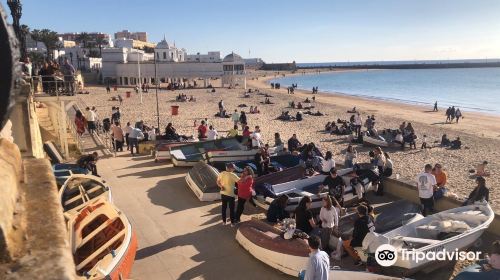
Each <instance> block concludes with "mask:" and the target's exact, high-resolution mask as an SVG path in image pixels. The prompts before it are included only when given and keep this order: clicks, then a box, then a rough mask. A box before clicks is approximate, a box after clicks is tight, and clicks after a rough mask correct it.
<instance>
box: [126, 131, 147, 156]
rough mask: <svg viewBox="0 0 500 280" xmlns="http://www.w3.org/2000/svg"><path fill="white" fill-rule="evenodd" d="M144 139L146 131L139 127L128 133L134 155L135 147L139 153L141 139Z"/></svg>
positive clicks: (131, 151)
mask: <svg viewBox="0 0 500 280" xmlns="http://www.w3.org/2000/svg"><path fill="white" fill-rule="evenodd" d="M142 139H144V133H142V130H140V129H139V128H137V127H136V128H134V129H132V131H130V133H129V135H128V143H129V145H130V153H131V154H132V155H134V147H135V151H136V152H137V153H139V140H142Z"/></svg>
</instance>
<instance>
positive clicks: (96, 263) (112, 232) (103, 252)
mask: <svg viewBox="0 0 500 280" xmlns="http://www.w3.org/2000/svg"><path fill="white" fill-rule="evenodd" d="M68 229H69V242H70V246H71V250H72V253H73V259H74V261H75V265H76V272H77V275H78V276H79V277H81V278H82V279H113V280H118V279H126V278H127V277H128V276H129V274H130V271H131V269H132V264H133V262H134V259H135V253H136V251H137V238H136V235H135V233H134V231H133V229H132V226H131V224H130V222H129V220H128V219H127V217H126V216H125V214H123V213H122V212H121V211H120V210H118V209H117V208H116V207H115V206H114V205H113V204H111V203H110V202H108V201H106V200H105V199H103V198H99V199H98V200H96V201H93V202H92V203H90V204H88V205H86V206H85V207H84V208H83V209H82V210H81V211H79V212H78V213H77V214H76V215H74V216H72V217H71V218H70V220H69V222H68Z"/></svg>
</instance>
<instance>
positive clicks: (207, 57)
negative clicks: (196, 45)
mask: <svg viewBox="0 0 500 280" xmlns="http://www.w3.org/2000/svg"><path fill="white" fill-rule="evenodd" d="M186 61H189V62H221V58H220V52H208V53H207V54H200V53H197V54H188V55H186Z"/></svg>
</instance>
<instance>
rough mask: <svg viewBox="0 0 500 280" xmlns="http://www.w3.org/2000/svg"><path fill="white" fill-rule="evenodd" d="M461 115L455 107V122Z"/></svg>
mask: <svg viewBox="0 0 500 280" xmlns="http://www.w3.org/2000/svg"><path fill="white" fill-rule="evenodd" d="M461 117H462V112H461V111H460V109H458V108H457V110H456V111H455V119H456V120H457V123H458V120H459V119H460V118H461Z"/></svg>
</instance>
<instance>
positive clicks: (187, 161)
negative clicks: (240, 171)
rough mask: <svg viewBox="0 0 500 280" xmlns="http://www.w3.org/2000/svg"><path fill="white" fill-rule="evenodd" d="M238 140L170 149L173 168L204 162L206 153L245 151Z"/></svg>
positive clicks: (198, 143)
mask: <svg viewBox="0 0 500 280" xmlns="http://www.w3.org/2000/svg"><path fill="white" fill-rule="evenodd" d="M240 140H241V139H239V138H238V139H237V138H223V139H217V140H210V141H202V142H194V143H190V144H187V145H181V146H176V147H170V156H171V159H172V163H173V164H174V166H194V165H195V164H196V163H197V162H199V161H205V162H206V161H207V153H208V152H214V151H226V152H227V151H240V152H241V151H245V150H247V148H246V146H244V145H243V144H242V143H241V141H240ZM254 155H255V153H254Z"/></svg>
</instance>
